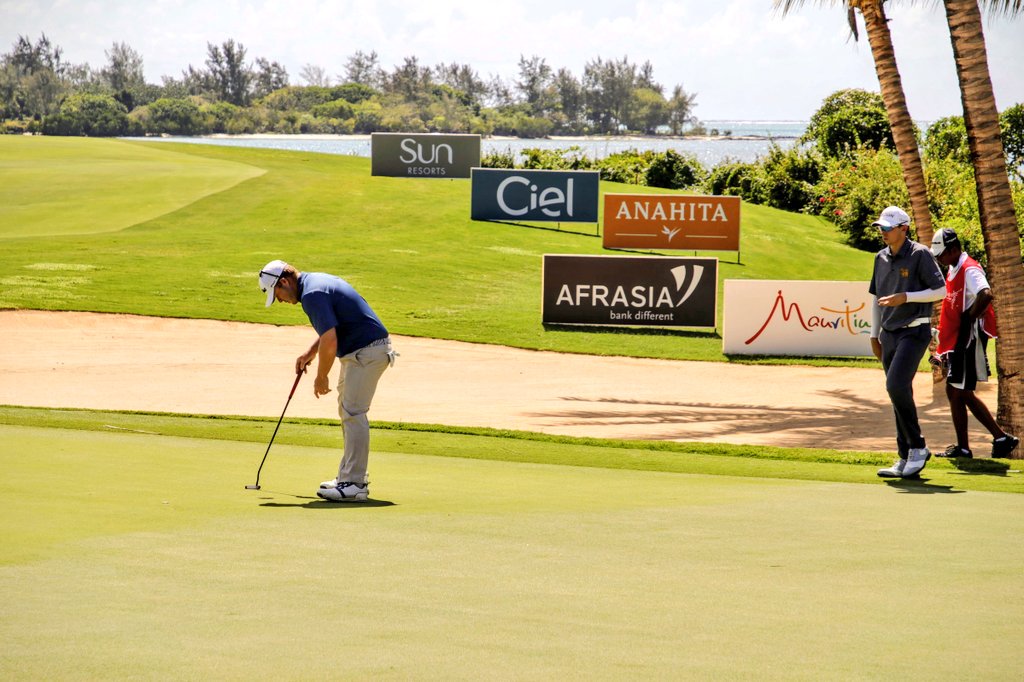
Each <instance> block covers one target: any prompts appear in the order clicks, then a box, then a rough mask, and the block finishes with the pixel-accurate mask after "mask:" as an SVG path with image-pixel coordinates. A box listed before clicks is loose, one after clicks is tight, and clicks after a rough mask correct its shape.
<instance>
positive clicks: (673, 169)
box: [644, 149, 708, 189]
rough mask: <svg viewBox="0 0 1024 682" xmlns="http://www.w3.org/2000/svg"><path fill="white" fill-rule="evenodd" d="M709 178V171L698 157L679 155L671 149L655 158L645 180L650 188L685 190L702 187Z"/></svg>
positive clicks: (648, 168)
mask: <svg viewBox="0 0 1024 682" xmlns="http://www.w3.org/2000/svg"><path fill="white" fill-rule="evenodd" d="M707 176H708V172H707V170H705V168H704V166H702V165H701V163H700V161H698V160H697V157H695V156H693V155H690V154H686V155H683V154H679V153H678V152H676V151H674V150H672V149H669V150H668V151H666V152H664V153H662V154H658V155H657V156H655V157H654V159H653V160H652V161H651V165H650V166H648V167H647V172H646V173H645V175H644V180H645V184H646V185H648V186H649V187H665V188H667V189H685V188H687V187H693V186H695V185H700V184H701V183H703V182H704V180H705V179H706V178H707Z"/></svg>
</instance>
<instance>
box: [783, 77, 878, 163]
mask: <svg viewBox="0 0 1024 682" xmlns="http://www.w3.org/2000/svg"><path fill="white" fill-rule="evenodd" d="M801 139H802V140H803V141H812V142H815V143H816V144H817V145H818V150H819V151H820V152H821V153H822V154H824V155H825V156H828V157H835V156H841V155H844V154H850V153H852V152H853V151H854V150H856V149H859V148H862V147H867V148H870V149H879V148H880V147H882V146H888V147H893V146H894V145H893V141H892V131H891V130H890V128H889V119H888V116H887V115H886V113H885V105H884V103H883V102H882V96H881V95H879V94H878V93H876V92H868V91H866V90H860V89H856V88H852V89H847V90H839V91H836V92H834V93H832V94H831V95H829V96H828V97H826V98H825V100H824V101H823V102H822V105H821V107H820V108H819V109H818V110H817V111H816V112H814V114H813V115H812V116H811V120H810V122H809V124H808V126H807V131H806V132H805V133H804V136H803V138H801Z"/></svg>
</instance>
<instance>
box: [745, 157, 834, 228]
mask: <svg viewBox="0 0 1024 682" xmlns="http://www.w3.org/2000/svg"><path fill="white" fill-rule="evenodd" d="M821 164H822V158H821V157H820V156H819V155H818V154H817V153H816V152H814V151H812V150H806V149H801V148H799V147H794V148H792V149H788V150H785V151H784V150H783V149H782V148H781V147H779V145H777V144H775V143H774V142H773V143H772V144H771V147H770V148H769V151H768V156H766V157H765V159H764V160H763V161H762V162H761V174H760V177H759V183H758V184H757V185H755V197H754V198H756V199H757V201H756V202H755V203H761V204H765V205H767V206H771V207H772V208H781V209H783V210H786V211H803V210H806V209H809V208H811V207H812V204H813V201H814V197H815V189H814V185H815V184H816V183H817V182H818V181H819V180H820V179H821Z"/></svg>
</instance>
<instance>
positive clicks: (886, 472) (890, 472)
mask: <svg viewBox="0 0 1024 682" xmlns="http://www.w3.org/2000/svg"><path fill="white" fill-rule="evenodd" d="M906 466H907V460H905V459H898V460H896V463H895V464H893V465H892V466H891V467H889V468H888V469H879V470H878V475H879V476H881V477H882V478H903V469H904V467H906Z"/></svg>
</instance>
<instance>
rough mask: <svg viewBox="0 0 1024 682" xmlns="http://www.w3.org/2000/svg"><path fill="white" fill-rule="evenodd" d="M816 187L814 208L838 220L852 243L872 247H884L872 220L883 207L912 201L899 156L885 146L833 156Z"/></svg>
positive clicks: (902, 204) (860, 246)
mask: <svg viewBox="0 0 1024 682" xmlns="http://www.w3.org/2000/svg"><path fill="white" fill-rule="evenodd" d="M814 190H815V196H816V199H815V201H814V202H813V203H814V204H815V205H814V210H813V211H812V212H814V213H817V214H819V215H822V216H824V217H825V218H827V219H828V220H830V221H831V222H833V223H835V224H836V225H837V226H838V227H839V229H840V231H842V232H843V233H844V234H845V235H846V239H847V241H848V242H849V243H850V244H851V245H852V246H855V247H857V248H859V249H865V250H868V251H873V250H875V249H878V248H880V247H879V239H878V230H877V228H875V227H872V226H871V223H872V222H874V221H875V219H876V218H878V214H879V213H881V212H882V209H883V208H885V207H886V206H907V205H908V204H909V195H908V193H907V187H906V185H905V184H904V183H903V173H902V171H901V170H900V163H899V160H898V159H897V158H896V154H894V153H893V152H891V151H889V149H887V148H885V147H883V148H882V149H878V150H875V149H869V148H865V147H860V148H858V149H856V150H853V151H852V152H851V154H850V156H849V157H840V158H834V159H830V160H829V161H827V162H826V163H825V169H824V171H823V172H822V174H821V180H820V181H819V182H818V183H817V184H816V185H815V187H814Z"/></svg>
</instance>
